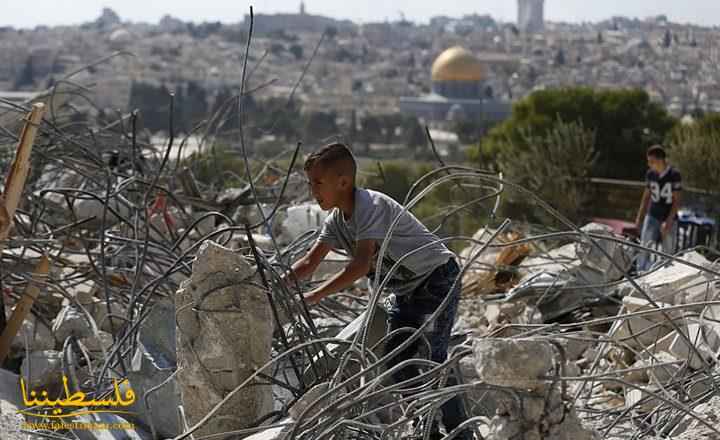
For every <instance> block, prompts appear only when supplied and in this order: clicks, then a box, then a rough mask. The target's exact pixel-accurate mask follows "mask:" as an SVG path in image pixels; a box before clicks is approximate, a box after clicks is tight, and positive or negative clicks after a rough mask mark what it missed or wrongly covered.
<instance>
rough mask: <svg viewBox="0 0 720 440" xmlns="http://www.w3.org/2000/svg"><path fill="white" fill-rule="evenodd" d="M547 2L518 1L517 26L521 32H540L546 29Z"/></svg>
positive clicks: (536, 0) (533, 0)
mask: <svg viewBox="0 0 720 440" xmlns="http://www.w3.org/2000/svg"><path fill="white" fill-rule="evenodd" d="M544 3H545V0H518V20H517V26H518V29H520V30H521V31H525V32H529V33H534V32H540V31H542V30H543V29H544V27H545V11H544V8H545V5H544Z"/></svg>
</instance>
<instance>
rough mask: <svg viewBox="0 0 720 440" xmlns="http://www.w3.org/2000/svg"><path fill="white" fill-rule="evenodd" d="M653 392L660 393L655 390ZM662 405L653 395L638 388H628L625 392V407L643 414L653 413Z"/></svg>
mask: <svg viewBox="0 0 720 440" xmlns="http://www.w3.org/2000/svg"><path fill="white" fill-rule="evenodd" d="M653 391H656V392H657V391H658V389H657V388H655V389H654V390H653ZM658 403H660V402H659V401H658V400H657V399H655V398H654V397H653V396H652V395H651V394H649V393H646V392H644V391H643V390H640V389H637V388H627V389H626V390H625V407H626V408H632V409H634V410H635V411H638V412H641V413H647V412H650V411H652V410H653V409H654V408H655V407H656V406H657V405H658Z"/></svg>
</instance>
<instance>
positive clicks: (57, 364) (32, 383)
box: [20, 350, 63, 390]
mask: <svg viewBox="0 0 720 440" xmlns="http://www.w3.org/2000/svg"><path fill="white" fill-rule="evenodd" d="M20 370H21V371H22V377H23V379H25V383H26V384H27V387H28V389H29V390H36V389H42V390H47V389H52V390H60V386H61V384H60V382H59V381H58V378H61V377H62V374H63V372H62V355H61V353H60V352H58V351H53V350H43V351H33V352H31V353H30V354H29V355H28V356H27V357H26V358H24V359H23V362H22V367H21V368H20Z"/></svg>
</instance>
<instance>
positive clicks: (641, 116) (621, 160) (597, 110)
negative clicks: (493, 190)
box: [470, 87, 675, 179]
mask: <svg viewBox="0 0 720 440" xmlns="http://www.w3.org/2000/svg"><path fill="white" fill-rule="evenodd" d="M558 120H562V121H566V122H579V123H581V124H582V126H583V127H585V128H586V129H588V130H591V131H593V132H594V133H595V136H596V144H595V148H596V150H597V152H598V160H597V161H596V162H595V165H594V166H593V169H592V174H593V175H594V176H597V177H609V178H619V179H639V178H640V177H641V176H643V173H644V171H645V151H646V149H647V147H649V146H650V145H652V144H653V143H657V142H659V141H661V140H662V139H664V138H665V136H666V135H667V134H668V133H669V131H670V130H671V129H672V127H673V125H674V123H675V121H674V119H673V118H672V117H671V116H669V115H668V114H667V112H666V111H665V109H664V108H663V107H662V106H660V105H659V104H657V103H654V102H651V101H650V98H649V96H648V94H647V93H646V92H645V91H643V90H593V89H590V88H584V87H578V88H564V89H553V90H543V91H538V92H535V93H533V94H531V95H530V96H528V97H527V98H525V99H523V100H521V101H518V102H517V103H515V104H514V106H513V110H512V115H511V117H510V118H508V119H507V120H506V121H504V122H503V123H502V124H500V125H498V126H496V127H495V128H493V129H492V130H490V132H489V134H488V136H487V137H486V138H485V139H483V143H482V147H481V149H479V150H475V151H473V153H472V154H471V155H470V159H471V160H473V161H475V162H477V161H479V160H487V159H488V158H491V159H495V160H496V159H497V157H498V155H499V154H500V152H503V151H504V150H505V149H506V148H511V149H512V150H511V151H510V152H509V153H513V154H516V155H519V154H520V153H521V152H522V151H524V150H526V149H527V148H528V145H527V143H526V139H525V136H524V135H523V133H526V132H528V131H529V132H531V133H532V134H533V135H534V136H544V135H546V134H548V133H550V132H551V131H552V130H553V129H554V128H555V124H556V123H557V122H558ZM508 140H509V142H508ZM483 165H485V163H483Z"/></svg>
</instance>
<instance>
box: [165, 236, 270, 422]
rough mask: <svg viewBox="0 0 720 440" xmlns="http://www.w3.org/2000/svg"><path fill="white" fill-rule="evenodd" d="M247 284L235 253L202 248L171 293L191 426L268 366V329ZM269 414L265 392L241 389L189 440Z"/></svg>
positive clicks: (256, 293) (249, 276) (250, 278)
mask: <svg viewBox="0 0 720 440" xmlns="http://www.w3.org/2000/svg"><path fill="white" fill-rule="evenodd" d="M254 277H255V270H254V269H253V268H252V267H251V266H250V265H249V264H248V262H247V261H246V259H245V258H244V257H243V256H242V255H241V254H239V253H236V252H233V251H232V250H230V249H227V248H225V247H223V246H220V245H218V244H216V243H214V242H211V241H206V242H205V243H203V245H202V246H200V248H199V249H198V252H197V255H196V257H195V261H194V263H193V270H192V276H191V278H190V279H189V280H187V281H186V282H184V283H183V284H182V286H181V288H180V290H178V292H177V295H176V298H175V305H176V307H177V310H178V312H177V332H176V336H177V364H178V368H179V369H180V372H179V373H178V375H177V380H178V384H179V388H180V392H181V396H182V405H183V407H184V410H185V414H186V416H187V418H188V423H189V424H190V425H193V424H195V423H197V422H198V421H199V420H200V419H201V418H202V417H204V416H205V415H206V414H207V413H208V412H209V411H210V410H211V409H212V408H213V407H214V406H215V405H216V404H218V403H219V402H220V401H221V400H222V399H223V398H225V397H226V396H227V394H228V393H229V392H230V391H232V390H234V389H235V388H236V387H238V386H239V385H240V384H242V383H243V382H244V381H245V380H247V379H248V378H249V377H250V376H251V375H252V374H254V373H255V371H256V370H257V369H258V368H260V367H261V366H263V365H264V364H266V363H267V362H268V361H269V360H270V354H271V343H272V332H273V328H274V326H275V324H274V322H273V318H272V312H271V309H270V305H269V304H268V300H267V297H266V293H265V292H264V291H263V290H262V289H260V288H258V287H256V284H259V279H256V278H254ZM271 410H272V392H271V389H270V387H269V386H264V385H263V386H258V385H253V386H248V387H246V388H245V389H244V390H242V392H238V393H236V394H234V395H233V397H232V398H230V399H229V400H228V401H227V402H226V403H225V404H224V405H222V407H221V408H220V410H219V411H218V412H217V413H216V415H215V417H213V418H212V419H211V420H210V421H209V422H208V423H207V424H205V425H204V426H203V428H201V429H200V430H198V431H197V432H196V433H195V435H196V436H203V435H210V434H214V433H220V432H226V431H232V430H237V429H242V428H244V427H246V426H248V425H249V424H250V423H252V422H253V421H255V420H257V419H258V418H260V417H261V416H263V415H265V414H267V413H268V412H269V411H271Z"/></svg>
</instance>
